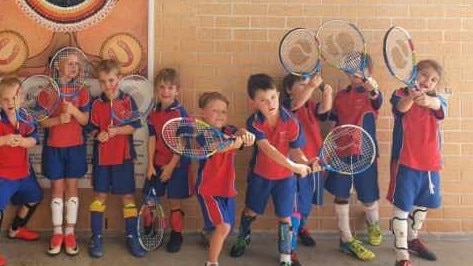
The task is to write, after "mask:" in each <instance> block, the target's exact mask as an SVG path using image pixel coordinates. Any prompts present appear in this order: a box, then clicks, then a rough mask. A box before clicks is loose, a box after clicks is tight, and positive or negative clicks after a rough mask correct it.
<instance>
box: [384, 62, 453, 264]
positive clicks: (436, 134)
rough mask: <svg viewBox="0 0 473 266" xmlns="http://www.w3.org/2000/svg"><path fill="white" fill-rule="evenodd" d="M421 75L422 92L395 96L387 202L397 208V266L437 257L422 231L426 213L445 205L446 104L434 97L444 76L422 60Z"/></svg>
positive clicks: (412, 90)
mask: <svg viewBox="0 0 473 266" xmlns="http://www.w3.org/2000/svg"><path fill="white" fill-rule="evenodd" d="M417 71H418V76H417V83H416V84H417V88H408V87H406V88H401V89H398V90H396V91H395V92H394V93H393V95H392V97H391V104H392V111H393V114H394V118H395V123H394V130H393V145H392V152H391V182H390V185H389V191H388V195H387V199H388V200H389V201H391V202H392V204H393V205H394V213H393V218H392V220H391V227H392V230H393V233H394V237H395V241H394V244H395V246H394V247H395V250H396V265H398V266H406V265H412V263H411V261H410V258H409V252H413V253H414V254H417V255H418V256H419V257H421V258H424V259H426V260H432V261H434V260H436V259H437V257H436V256H435V254H434V253H433V252H432V251H431V250H430V249H429V248H427V246H426V245H425V244H424V243H423V242H422V241H421V240H420V239H419V237H418V233H419V230H420V229H421V228H422V225H423V223H424V220H425V219H426V216H427V210H428V209H429V208H438V207H439V206H440V203H441V196H440V175H439V170H440V169H441V168H442V165H441V154H440V128H439V121H440V120H443V119H444V118H445V115H446V111H447V103H446V101H445V99H444V98H442V97H440V96H437V95H436V94H435V88H436V86H437V85H438V83H439V81H440V80H441V78H442V74H443V70H442V67H441V66H440V64H439V63H438V62H436V61H434V60H422V61H420V62H419V63H418V64H417ZM406 132H409V133H410V134H406ZM420 151H421V152H420Z"/></svg>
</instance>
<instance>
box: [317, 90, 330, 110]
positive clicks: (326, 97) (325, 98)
mask: <svg viewBox="0 0 473 266" xmlns="http://www.w3.org/2000/svg"><path fill="white" fill-rule="evenodd" d="M332 92H333V89H332V86H330V85H329V84H325V86H324V91H323V93H322V101H321V102H320V104H319V106H318V108H317V114H319V115H320V114H325V113H327V112H329V111H330V110H332V106H333V97H332Z"/></svg>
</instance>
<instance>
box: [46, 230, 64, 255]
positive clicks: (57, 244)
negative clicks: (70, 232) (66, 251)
mask: <svg viewBox="0 0 473 266" xmlns="http://www.w3.org/2000/svg"><path fill="white" fill-rule="evenodd" d="M63 241H64V235H63V234H54V235H53V236H52V237H51V239H50V240H49V248H48V254H49V255H57V254H59V253H61V247H62V242H63Z"/></svg>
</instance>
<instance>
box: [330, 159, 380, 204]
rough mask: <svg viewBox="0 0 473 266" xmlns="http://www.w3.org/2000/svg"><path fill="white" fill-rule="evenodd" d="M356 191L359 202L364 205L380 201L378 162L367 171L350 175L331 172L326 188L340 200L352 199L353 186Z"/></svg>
mask: <svg viewBox="0 0 473 266" xmlns="http://www.w3.org/2000/svg"><path fill="white" fill-rule="evenodd" d="M352 180H353V186H354V188H355V189H356V194H357V195H358V200H360V201H361V202H363V203H371V202H375V201H377V200H379V186H378V162H377V160H375V161H374V163H373V164H372V165H371V166H370V168H368V169H367V170H366V171H364V172H362V173H359V174H356V175H354V176H353V177H352V176H350V175H340V174H337V173H334V172H330V173H329V176H328V178H327V181H326V182H325V188H326V189H327V190H328V191H329V192H330V193H331V194H333V195H334V196H335V197H339V198H346V199H348V198H350V190H351V186H352Z"/></svg>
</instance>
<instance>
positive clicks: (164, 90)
mask: <svg viewBox="0 0 473 266" xmlns="http://www.w3.org/2000/svg"><path fill="white" fill-rule="evenodd" d="M155 93H156V97H157V100H158V101H159V102H160V103H161V104H163V105H165V106H169V105H171V104H172V103H173V102H174V100H175V99H176V97H177V95H178V93H179V90H178V88H177V85H175V84H172V83H171V82H169V81H160V82H159V83H158V84H157V86H156V89H155Z"/></svg>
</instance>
